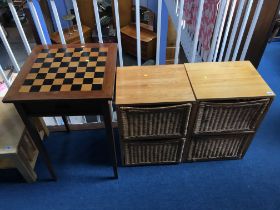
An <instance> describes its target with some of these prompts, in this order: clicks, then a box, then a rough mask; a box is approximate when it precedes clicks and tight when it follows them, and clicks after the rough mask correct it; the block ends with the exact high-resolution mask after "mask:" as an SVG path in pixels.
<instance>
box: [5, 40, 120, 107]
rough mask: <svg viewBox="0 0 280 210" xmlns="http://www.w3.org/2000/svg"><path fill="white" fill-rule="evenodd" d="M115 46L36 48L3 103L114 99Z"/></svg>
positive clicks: (86, 45) (93, 45) (92, 45)
mask: <svg viewBox="0 0 280 210" xmlns="http://www.w3.org/2000/svg"><path fill="white" fill-rule="evenodd" d="M116 58H117V48H116V44H111V43H110V44H96V43H90V44H83V45H81V44H69V45H49V46H41V45H40V46H36V47H35V48H34V49H33V51H32V53H31V54H30V56H29V57H28V58H27V60H26V62H25V64H24V65H23V66H22V68H21V70H20V72H19V74H18V76H17V78H16V79H15V81H14V83H13V84H12V86H11V87H10V89H9V91H8V93H7V94H6V96H5V98H4V100H3V101H4V102H16V101H38V100H39V101H40V100H79V99H81V100H82V99H85V100H86V99H112V97H113V92H114V82H115V72H116Z"/></svg>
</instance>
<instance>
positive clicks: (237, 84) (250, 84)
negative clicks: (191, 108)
mask: <svg viewBox="0 0 280 210" xmlns="http://www.w3.org/2000/svg"><path fill="white" fill-rule="evenodd" d="M185 67H186V71H187V73H188V76H189V79H190V82H191V85H192V87H193V91H194V94H195V97H196V100H197V107H198V108H197V112H196V117H195V119H194V125H193V133H192V137H191V140H190V141H189V142H188V144H187V145H186V146H185V149H184V154H183V161H200V160H216V159H239V158H242V157H243V156H244V155H245V153H246V151H247V148H248V146H249V144H250V143H251V141H252V138H253V136H254V134H255V132H256V131H257V128H258V125H259V124H260V122H261V120H262V118H263V117H264V114H265V113H266V112H267V110H268V108H269V106H270V104H271V102H272V100H273V97H274V93H273V91H272V90H271V89H270V88H269V86H268V85H267V84H266V83H265V81H264V80H263V79H262V78H261V76H260V75H259V74H258V72H257V71H256V69H255V68H254V67H253V65H252V64H251V63H250V62H247V61H238V62H223V63H195V64H185Z"/></svg>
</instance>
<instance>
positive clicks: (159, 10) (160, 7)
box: [156, 0, 162, 65]
mask: <svg viewBox="0 0 280 210" xmlns="http://www.w3.org/2000/svg"><path fill="white" fill-rule="evenodd" d="M161 10H162V0H158V12H157V55H156V64H157V65H159V58H160V35H161Z"/></svg>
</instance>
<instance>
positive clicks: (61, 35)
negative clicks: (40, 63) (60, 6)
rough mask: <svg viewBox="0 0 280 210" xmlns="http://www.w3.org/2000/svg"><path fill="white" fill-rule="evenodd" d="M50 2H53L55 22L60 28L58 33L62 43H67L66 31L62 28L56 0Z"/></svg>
mask: <svg viewBox="0 0 280 210" xmlns="http://www.w3.org/2000/svg"><path fill="white" fill-rule="evenodd" d="M50 3H51V7H52V11H53V15H54V19H55V22H56V26H57V28H58V33H59V37H60V40H61V43H62V44H66V41H65V37H64V33H63V30H62V26H61V22H60V19H59V15H58V12H57V8H56V5H55V1H54V0H50Z"/></svg>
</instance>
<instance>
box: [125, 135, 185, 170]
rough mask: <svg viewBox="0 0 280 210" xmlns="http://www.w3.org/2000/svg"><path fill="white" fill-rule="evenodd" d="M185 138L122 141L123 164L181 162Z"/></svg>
mask: <svg viewBox="0 0 280 210" xmlns="http://www.w3.org/2000/svg"><path fill="white" fill-rule="evenodd" d="M184 144H185V139H173V140H155V141H151V140H144V141H143V140H142V141H124V142H122V150H123V151H122V153H123V164H124V165H126V166H132V165H150V164H167V163H179V162H181V158H182V153H183V148H184Z"/></svg>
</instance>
